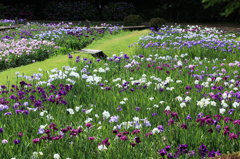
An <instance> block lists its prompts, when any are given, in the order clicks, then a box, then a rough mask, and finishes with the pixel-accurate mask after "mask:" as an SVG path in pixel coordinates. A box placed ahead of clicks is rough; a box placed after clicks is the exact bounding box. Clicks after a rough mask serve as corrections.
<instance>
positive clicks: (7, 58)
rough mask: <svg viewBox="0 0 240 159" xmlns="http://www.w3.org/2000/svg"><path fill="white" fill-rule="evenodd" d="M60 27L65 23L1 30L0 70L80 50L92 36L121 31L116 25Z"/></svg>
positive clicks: (96, 37) (88, 42) (97, 36)
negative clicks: (103, 27) (98, 27)
mask: <svg viewBox="0 0 240 159" xmlns="http://www.w3.org/2000/svg"><path fill="white" fill-rule="evenodd" d="M62 26H65V24H64V23H61V24H56V25H54V24H49V25H46V24H29V26H28V25H27V26H23V27H21V28H19V29H17V30H13V31H9V30H8V31H5V32H3V33H1V35H0V38H1V41H0V47H1V48H0V58H1V59H0V71H2V70H5V69H8V68H11V67H18V66H21V65H26V64H29V63H32V62H35V61H42V60H45V59H47V58H48V57H50V56H53V55H56V54H66V53H69V52H71V51H73V50H80V49H82V48H83V47H85V46H87V45H88V44H90V43H91V42H92V41H93V40H95V39H99V38H101V37H103V36H104V35H106V34H115V33H118V32H119V31H120V30H121V29H120V28H119V27H107V28H106V29H90V28H86V27H75V28H71V29H65V28H63V27H62ZM58 27H60V28H58ZM57 48H60V49H57Z"/></svg>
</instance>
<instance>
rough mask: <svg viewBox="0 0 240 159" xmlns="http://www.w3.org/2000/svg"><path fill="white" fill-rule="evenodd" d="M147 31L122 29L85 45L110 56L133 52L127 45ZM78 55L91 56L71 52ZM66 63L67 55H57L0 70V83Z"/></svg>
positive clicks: (67, 61) (14, 80)
mask: <svg viewBox="0 0 240 159" xmlns="http://www.w3.org/2000/svg"><path fill="white" fill-rule="evenodd" d="M149 32H150V31H149V30H142V31H132V32H130V31H123V32H121V33H119V34H116V35H107V36H104V37H103V38H102V39H100V40H96V41H94V42H93V43H92V44H90V45H89V46H88V47H87V49H97V50H103V52H104V53H105V54H107V55H108V56H111V55H112V54H119V53H120V52H124V53H127V54H133V53H134V47H129V45H131V44H133V43H135V42H136V41H137V40H138V38H139V37H140V36H142V35H144V34H147V33H149ZM79 55H80V56H81V57H86V58H93V57H92V56H90V55H86V54H81V53H77V52H75V53H74V54H73V56H74V57H76V56H79ZM68 65H69V60H68V56H67V55H58V56H55V57H52V58H50V59H47V60H45V61H41V62H36V63H33V64H29V65H26V66H21V67H16V68H11V69H8V70H6V71H3V72H0V85H5V84H16V83H17V76H16V72H20V74H21V75H28V76H29V75H32V74H34V73H37V72H39V71H38V70H39V68H41V69H42V70H43V71H47V70H51V69H53V68H58V69H61V68H62V66H68ZM18 82H19V81H18Z"/></svg>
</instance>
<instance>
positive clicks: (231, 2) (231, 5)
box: [202, 0, 240, 17]
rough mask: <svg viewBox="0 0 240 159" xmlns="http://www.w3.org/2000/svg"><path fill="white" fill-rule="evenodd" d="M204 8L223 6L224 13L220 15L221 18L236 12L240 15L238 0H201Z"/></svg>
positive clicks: (239, 2)
mask: <svg viewBox="0 0 240 159" xmlns="http://www.w3.org/2000/svg"><path fill="white" fill-rule="evenodd" d="M202 3H203V4H205V7H206V8H208V7H211V6H215V5H217V4H222V5H225V7H224V11H223V12H222V13H221V15H222V16H225V17H228V16H229V15H230V14H232V13H234V12H235V11H238V14H240V1H239V0H202Z"/></svg>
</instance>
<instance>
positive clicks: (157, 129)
mask: <svg viewBox="0 0 240 159" xmlns="http://www.w3.org/2000/svg"><path fill="white" fill-rule="evenodd" d="M223 36H224V35H223ZM226 36H227V37H228V35H226ZM191 48H192V49H193V50H191V49H190V51H191V53H184V54H178V53H176V54H175V55H174V54H172V53H171V52H170V51H169V54H168V55H163V54H160V53H158V52H157V51H155V52H154V51H152V52H151V54H146V53H149V52H143V53H145V55H143V54H139V53H141V52H138V54H136V55H134V56H132V57H130V56H128V55H127V54H121V55H119V56H117V55H113V56H112V57H109V58H108V59H107V60H106V61H102V60H100V59H96V60H94V61H93V60H91V59H86V58H81V57H79V56H77V57H73V56H72V55H71V54H69V55H68V57H69V63H70V66H64V67H63V69H61V70H58V69H52V70H49V71H47V72H41V70H40V73H36V74H33V75H32V76H24V75H21V74H20V73H17V76H18V78H19V81H21V82H20V83H19V85H12V86H1V89H0V95H1V98H0V104H1V105H0V111H1V112H0V113H1V120H0V135H1V136H0V137H1V138H0V139H1V140H2V144H3V148H2V152H3V153H1V154H0V156H1V157H2V158H3V157H7V158H11V157H16V158H21V157H22V158H52V157H54V158H81V157H83V158H182V159H183V158H184V159H185V158H194V159H198V158H207V157H209V158H211V157H217V156H221V155H222V154H227V153H232V152H237V151H239V137H240V114H239V109H240V92H239V88H240V80H239V79H240V76H239V68H240V59H239V57H237V58H236V59H234V60H232V59H231V56H232V54H233V53H230V54H227V55H226V57H225V58H224V59H219V58H213V57H204V58H201V57H198V56H195V57H194V58H192V54H193V53H194V51H195V50H194V46H193V47H191ZM145 49H146V50H147V49H149V48H145ZM143 50H144V49H143ZM170 53H171V54H170ZM220 53H221V52H219V54H220ZM236 54H239V51H238V50H236ZM66 58H67V57H66ZM6 123H7V124H6ZM33 123H34V124H33ZM26 146H27V150H26ZM23 152H24V153H23Z"/></svg>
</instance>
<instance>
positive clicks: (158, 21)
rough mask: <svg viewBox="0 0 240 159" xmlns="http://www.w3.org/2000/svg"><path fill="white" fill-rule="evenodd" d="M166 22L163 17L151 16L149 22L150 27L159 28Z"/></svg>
mask: <svg viewBox="0 0 240 159" xmlns="http://www.w3.org/2000/svg"><path fill="white" fill-rule="evenodd" d="M165 23H166V21H165V19H163V18H152V19H151V20H150V22H149V25H150V27H154V28H159V27H161V26H162V25H164V24H165Z"/></svg>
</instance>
